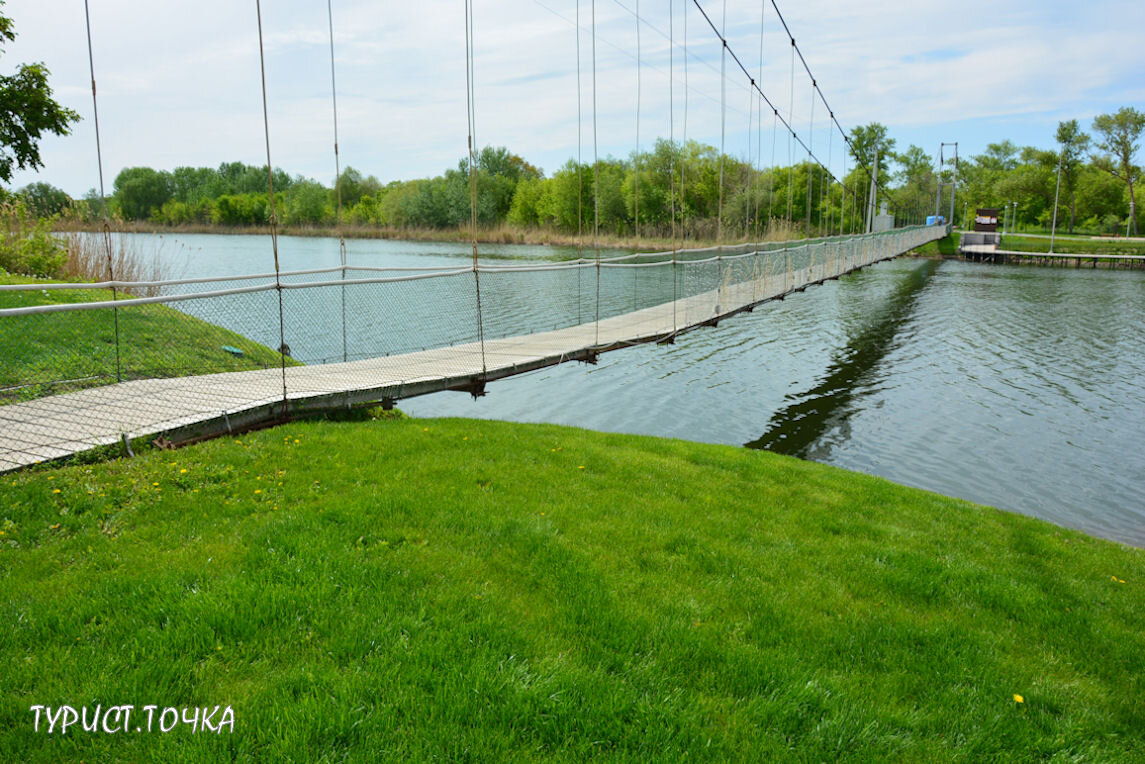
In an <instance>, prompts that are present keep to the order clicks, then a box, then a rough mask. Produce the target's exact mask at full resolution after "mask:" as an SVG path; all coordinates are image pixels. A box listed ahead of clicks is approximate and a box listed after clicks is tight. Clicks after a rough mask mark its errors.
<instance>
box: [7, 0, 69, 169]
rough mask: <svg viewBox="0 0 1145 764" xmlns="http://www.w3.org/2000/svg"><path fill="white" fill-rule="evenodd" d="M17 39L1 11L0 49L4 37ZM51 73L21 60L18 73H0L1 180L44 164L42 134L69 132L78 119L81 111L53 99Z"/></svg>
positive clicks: (43, 67)
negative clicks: (16, 171) (65, 106)
mask: <svg viewBox="0 0 1145 764" xmlns="http://www.w3.org/2000/svg"><path fill="white" fill-rule="evenodd" d="M3 5H4V3H3V0H0V9H2V8H3ZM15 39H16V33H15V32H14V31H12V19H10V18H8V17H7V16H4V15H3V14H2V13H0V53H2V52H3V50H4V49H3V47H2V46H3V44H4V41H7V42H12V41H13V40H15ZM48 74H49V72H48V70H47V68H46V67H45V66H44V65H43V64H21V65H20V69H19V71H17V72H16V74H14V75H0V181H4V182H5V183H7V182H8V181H10V180H12V172H13V170H23V169H32V170H35V169H38V168H40V167H43V166H44V163H43V162H42V161H40V148H39V145H38V144H39V140H40V137H41V136H42V135H43V134H44V133H54V134H55V135H67V134H68V133H69V132H70V131H69V129H68V126H69V125H70V124H71V123H72V122H78V121H79V118H80V116H79V114H76V113H75V112H74V111H72V110H71V109H66V108H64V107H62V106H60V105H59V104H58V103H56V102H55V101H54V100H53V99H52V89H51V88H50V87H49V86H48Z"/></svg>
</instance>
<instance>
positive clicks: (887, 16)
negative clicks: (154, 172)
mask: <svg viewBox="0 0 1145 764" xmlns="http://www.w3.org/2000/svg"><path fill="white" fill-rule="evenodd" d="M776 4H777V5H778V8H779V11H780V12H781V13H782V14H783V18H784V19H785V20H786V22H787V25H788V27H789V28H790V30H791V34H792V35H793V36H794V37H795V40H796V43H797V45H798V47H799V50H800V51H801V52H802V54H803V57H804V58H805V60H806V62H807V65H808V66H809V68H810V69H811V72H812V73H813V74H814V77H815V80H816V82H817V84H818V86H819V88H820V90H821V91H822V93H823V95H824V96H825V98H826V101H827V103H828V104H829V105H830V108H831V111H832V112H833V114H834V116H835V119H837V120H838V122H839V123H840V124H841V125H842V127H843V129H845V130H848V131H849V130H850V129H851V128H853V127H855V126H857V125H864V124H868V123H870V122H880V123H882V124H884V125H886V126H887V128H888V131H889V134H890V136H891V137H893V138H895V139H896V141H897V148H898V149H899V150H902V149H905V148H906V147H907V146H908V145H910V144H915V145H918V146H921V147H922V148H923V149H924V150H926V151H927V152H928V153H929V154H932V155H934V154H936V153H937V151H938V149H939V144H940V143H941V142H958V152H959V155H960V156H961V157H964V158H965V157H969V156H973V155H975V154H980V153H982V152H983V151H984V150H985V148H986V146H987V144H989V143H993V142H998V141H1002V140H1006V139H1009V140H1011V141H1013V142H1014V143H1016V144H1018V145H1019V146H1024V145H1032V146H1038V147H1040V148H1047V149H1049V148H1053V146H1054V131H1055V130H1056V127H1057V124H1058V122H1059V121H1061V120H1066V119H1078V120H1079V121H1080V122H1081V124H1082V126H1083V128H1085V129H1087V130H1090V129H1091V127H1092V120H1093V117H1094V116H1095V115H1097V114H1101V113H1108V112H1112V111H1115V110H1117V109H1118V108H1120V107H1122V106H1133V107H1135V108H1137V109H1139V110H1145V76H1143V75H1145V45H1141V44H1140V34H1141V32H1142V29H1143V28H1145V3H1142V2H1141V1H1140V0H1094V1H1093V2H1090V3H1087V4H1077V3H1065V2H1058V1H1057V0H1010V1H1009V2H1006V3H996V2H984V1H982V0H965V1H964V2H962V3H958V4H950V3H936V2H931V0H883V1H882V2H880V3H876V4H860V3H841V2H820V1H818V0H804V1H803V2H800V3H795V2H792V1H791V0H776ZM89 8H90V17H91V39H92V60H93V61H94V68H95V80H96V85H97V94H98V108H99V132H100V142H101V146H102V155H103V180H104V183H105V185H106V187H107V190H108V192H109V193H110V191H111V189H112V185H113V182H114V179H115V177H116V175H117V174H118V173H119V171H120V170H122V169H123V168H125V167H134V166H149V167H154V168H157V169H167V170H170V169H173V168H175V167H178V166H185V165H189V166H196V167H199V166H209V167H215V166H218V165H219V164H220V163H222V162H229V161H241V162H245V163H248V164H256V165H260V166H261V165H265V164H266V156H267V142H266V133H265V132H264V124H263V105H262V91H261V80H260V67H259V31H258V16H257V14H256V5H255V1H254V0H243V1H239V0H196V1H195V2H191V3H188V2H186V1H185V0H181V1H180V2H174V1H173V0H150V1H149V2H146V3H141V2H138V0H90V2H89ZM464 8H465V6H464V3H463V2H461V0H450V1H449V2H446V1H445V0H421V1H420V2H416V3H408V2H403V3H398V2H388V3H386V2H378V1H377V0H373V1H367V0H332V6H331V14H330V15H331V16H332V18H333V26H334V39H333V46H334V72H335V80H336V85H337V87H336V94H337V126H338V144H339V154H340V161H341V166H342V167H343V168H344V167H346V166H352V167H354V168H356V169H358V170H359V171H360V172H362V173H363V174H364V175H375V176H377V177H378V178H379V179H380V180H381V181H382V182H389V181H391V180H404V179H410V178H416V177H428V176H433V175H438V174H441V173H442V172H444V171H445V170H446V169H448V168H450V167H455V166H456V165H457V163H458V161H459V160H460V159H461V158H462V157H464V156H465V154H466V150H467V124H468V118H467V111H466V39H465V29H466V27H465V10H464ZM701 8H702V9H703V11H704V12H706V13H707V15H708V16H709V17H710V18H711V20H712V22H713V23H714V24H715V25H716V26H717V28H720V29H723V30H725V32H724V35H725V36H726V38H727V40H728V50H729V51H730V52H732V53H734V54H735V55H736V56H737V57H738V58H739V59H740V61H742V63H743V64H744V66H746V67H747V68H748V69H749V70H750V72H751V76H752V77H753V78H755V79H756V81H757V83H758V84H759V86H760V89H761V90H762V91H763V93H764V94H765V95H766V96H767V98H768V99H769V100H770V102H771V103H772V104H773V105H774V107H775V109H776V110H778V112H779V114H778V118H782V119H783V120H785V121H787V122H788V123H790V124H791V126H792V127H793V128H794V130H795V132H796V133H797V135H798V136H799V138H800V139H801V140H802V141H803V143H804V145H805V146H806V147H808V148H810V150H811V151H812V152H813V153H814V155H815V157H816V158H817V159H818V160H819V161H820V162H821V163H822V164H825V165H827V166H829V167H830V168H831V170H832V172H833V173H835V174H836V175H841V174H842V171H843V169H844V165H843V162H844V158H843V152H842V150H841V145H842V143H841V140H840V135H839V133H838V131H837V130H833V129H832V128H831V126H830V125H829V121H828V113H827V108H826V107H825V106H824V104H823V102H822V101H821V100H819V99H818V98H817V97H815V98H813V97H812V87H811V81H810V79H809V78H808V76H807V73H806V71H804V69H803V65H802V64H801V63H800V61H799V60H798V59H797V58H796V59H795V60H794V64H793V63H792V48H791V44H790V40H789V39H788V37H787V35H786V33H785V32H784V31H783V27H782V25H781V24H780V21H779V17H778V15H777V14H776V12H775V7H774V6H773V5H772V4H771V1H770V0H766V4H765V3H764V2H739V1H737V0H729V1H727V2H726V3H725V2H723V1H722V0H719V1H717V0H701V2H700V3H699V4H698V5H697V4H696V3H695V2H693V0H687V2H685V1H684V0H672V2H668V0H664V1H662V2H654V1H653V0H643V2H639V0H579V3H578V2H577V0H497V2H491V1H489V0H475V2H474V8H473V40H474V44H473V58H474V72H475V76H474V99H473V100H474V108H475V124H476V135H475V140H476V143H477V145H479V146H484V145H495V146H506V147H508V148H509V149H510V150H511V151H513V152H515V153H517V154H520V155H521V156H523V157H524V158H525V159H527V160H528V161H530V162H532V163H533V164H535V165H537V166H539V167H541V168H542V169H543V170H544V171H545V172H546V173H547V174H550V175H551V174H552V173H553V171H555V170H557V169H559V167H560V166H561V165H562V164H564V163H565V162H566V161H567V160H568V159H569V158H572V157H577V156H580V157H581V158H582V159H583V161H586V162H591V161H592V159H593V156H594V152H595V154H596V155H597V156H600V157H602V158H603V157H606V156H610V155H611V156H617V157H621V156H628V155H629V154H630V153H631V152H632V151H633V150H635V149H636V148H637V147H640V148H641V149H648V148H650V147H651V145H652V143H653V142H654V141H655V139H656V138H658V137H664V138H666V137H670V136H671V137H675V139H676V140H680V139H682V138H685V137H686V138H688V139H696V140H700V141H702V142H704V143H708V144H710V145H712V146H716V147H719V146H720V145H721V142H722V144H723V145H724V147H725V150H726V151H727V152H728V153H729V154H730V155H734V156H737V157H740V158H742V159H747V160H750V161H752V162H753V163H755V164H756V165H758V166H768V165H771V164H787V163H788V162H789V161H791V160H792V159H795V160H796V161H798V160H799V159H802V158H805V157H806V149H804V148H802V147H799V146H798V145H797V144H796V143H795V142H794V141H792V140H790V138H789V137H788V134H787V133H786V131H784V130H783V128H782V126H780V127H779V128H778V130H776V129H775V126H776V125H777V124H778V118H777V116H776V114H775V113H774V111H773V109H772V107H771V106H767V105H766V104H762V101H761V99H759V98H758V97H757V96H756V95H755V94H754V91H752V89H751V85H750V80H749V79H748V77H747V76H745V75H744V74H743V72H742V71H741V70H740V69H739V67H738V66H737V65H736V64H735V62H734V61H733V60H732V58H731V57H730V56H728V57H727V58H726V60H725V61H721V54H722V49H721V44H720V40H719V37H718V36H717V34H716V33H715V32H714V31H713V30H712V28H711V27H710V26H709V25H708V22H707V21H706V20H705V19H704V16H703V15H702V14H701V10H700V9H701ZM0 12H2V13H4V14H6V15H7V16H9V17H10V18H11V19H12V20H13V22H14V25H15V31H16V34H17V35H18V36H17V39H16V41H15V42H13V43H11V44H9V45H7V46H6V47H5V49H4V51H3V53H2V54H0V73H2V74H11V73H13V72H14V71H15V70H16V68H17V66H18V65H19V64H21V63H30V62H37V61H38V62H43V63H44V64H45V65H46V66H47V67H48V69H49V70H50V71H51V76H50V79H49V82H50V83H51V85H52V87H53V90H54V94H55V97H56V99H57V100H58V101H59V102H60V103H62V104H63V105H65V106H67V107H69V108H72V109H74V110H75V111H77V112H78V113H79V114H80V115H81V116H82V117H83V120H82V121H81V122H80V123H78V124H76V125H75V126H74V128H73V130H72V133H71V135H68V136H64V137H57V136H48V137H45V138H44V139H43V140H42V141H41V144H40V147H41V154H42V159H43V162H44V167H43V168H42V169H41V170H39V172H29V171H22V172H18V173H17V174H16V175H15V177H14V178H13V181H12V183H11V184H10V187H12V188H19V187H21V186H23V185H25V184H27V183H31V182H36V181H44V182H48V183H51V184H53V185H55V186H58V187H60V188H63V189H64V190H65V191H67V192H68V193H70V194H71V195H73V196H77V197H78V196H82V195H83V194H84V193H86V192H87V191H88V190H89V189H92V188H98V187H99V184H100V173H99V168H98V164H97V159H96V137H95V120H94V119H93V109H92V97H91V96H92V93H91V74H90V71H89V59H88V43H87V33H86V28H85V22H84V19H85V16H84V4H83V2H81V0H7V2H6V3H5V4H4V5H3V9H2V11H0ZM578 14H579V22H580V23H579V85H578V24H577V19H578ZM261 16H262V32H263V45H264V50H265V56H266V86H267V115H268V117H269V143H270V155H271V160H272V164H273V165H274V166H276V167H281V168H283V169H284V170H286V171H287V172H289V173H290V174H292V175H302V176H305V177H311V178H315V179H317V180H320V181H322V182H323V183H327V184H331V183H332V182H333V178H334V175H335V170H334V163H335V157H334V107H333V99H332V88H331V55H330V54H331V51H330V48H331V41H330V31H329V19H330V16H328V12H327V3H326V2H323V1H322V0H265V1H264V2H263V3H262V9H261ZM594 17H595V19H594ZM638 19H639V21H638ZM594 21H595V23H594ZM594 27H595V34H594V31H593V30H594ZM594 48H595V52H594ZM594 60H595V67H594ZM721 67H724V72H725V73H724V74H723V75H721ZM594 69H595V72H594ZM594 82H595V93H594ZM578 111H579V119H578ZM578 123H579V129H578ZM761 123H762V130H761V129H760V125H761ZM950 151H951V148H950V147H947V148H946V154H947V156H949V153H950Z"/></svg>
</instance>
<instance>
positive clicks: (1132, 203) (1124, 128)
mask: <svg viewBox="0 0 1145 764" xmlns="http://www.w3.org/2000/svg"><path fill="white" fill-rule="evenodd" d="M1093 129H1094V130H1096V131H1097V132H1098V133H1099V134H1100V136H1101V137H1100V140H1098V141H1097V148H1099V149H1100V150H1101V151H1104V152H1106V154H1107V156H1106V157H1102V158H1101V164H1100V166H1102V167H1103V169H1106V170H1108V171H1109V172H1110V173H1111V174H1113V175H1116V176H1117V177H1118V178H1120V179H1121V180H1122V181H1124V182H1125V184H1126V185H1127V186H1128V201H1129V217H1130V221H1129V229H1130V231H1131V233H1134V234H1136V233H1137V215H1136V213H1137V210H1136V199H1135V194H1134V190H1133V184H1134V183H1135V182H1136V181H1137V180H1139V179H1140V175H1141V168H1140V167H1137V166H1135V165H1134V164H1133V156H1134V155H1135V154H1136V153H1137V148H1138V141H1139V140H1140V138H1141V133H1142V131H1145V113H1142V112H1140V111H1137V110H1136V109H1134V108H1133V107H1130V106H1124V107H1122V108H1120V109H1118V110H1117V112H1116V113H1114V114H1099V115H1098V116H1096V117H1094V118H1093Z"/></svg>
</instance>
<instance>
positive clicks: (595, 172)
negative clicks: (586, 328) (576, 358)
mask: <svg viewBox="0 0 1145 764" xmlns="http://www.w3.org/2000/svg"><path fill="white" fill-rule="evenodd" d="M591 11H592V248H593V250H594V251H595V252H596V320H595V321H594V322H593V323H594V326H595V335H594V336H595V339H594V340H593V344H594V345H597V344H600V241H599V239H598V236H599V233H600V156H599V148H598V144H597V132H596V0H592V7H591Z"/></svg>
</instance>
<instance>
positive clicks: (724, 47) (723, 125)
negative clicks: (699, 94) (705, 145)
mask: <svg viewBox="0 0 1145 764" xmlns="http://www.w3.org/2000/svg"><path fill="white" fill-rule="evenodd" d="M723 11H724V17H723V29H722V31H721V32H720V46H721V47H720V194H719V206H718V207H717V208H716V244H719V245H720V246H721V247H723V245H724V134H725V133H726V132H727V101H728V78H727V62H728V40H727V36H726V34H727V28H728V0H724V2H723ZM721 251H722V250H721Z"/></svg>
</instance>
